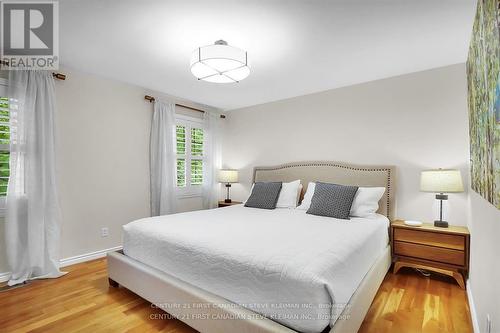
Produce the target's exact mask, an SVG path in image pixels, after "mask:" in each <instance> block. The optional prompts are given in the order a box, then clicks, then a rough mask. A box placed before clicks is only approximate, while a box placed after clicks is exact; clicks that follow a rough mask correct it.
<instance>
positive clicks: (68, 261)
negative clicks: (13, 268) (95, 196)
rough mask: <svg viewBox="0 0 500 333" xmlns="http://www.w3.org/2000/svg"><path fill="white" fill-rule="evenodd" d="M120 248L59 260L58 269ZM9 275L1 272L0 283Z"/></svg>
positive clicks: (6, 279)
mask: <svg viewBox="0 0 500 333" xmlns="http://www.w3.org/2000/svg"><path fill="white" fill-rule="evenodd" d="M122 248H123V246H115V247H112V248H109V249H104V250H99V251H94V252H89V253H84V254H80V255H78V256H74V257H69V258H64V259H61V260H59V264H60V267H66V266H70V265H74V264H79V263H82V262H85V261H90V260H94V259H99V258H103V257H105V256H106V255H107V254H108V252H115V251H120V250H121V249H122ZM9 275H10V272H3V273H1V272H0V283H1V282H6V281H8V280H9Z"/></svg>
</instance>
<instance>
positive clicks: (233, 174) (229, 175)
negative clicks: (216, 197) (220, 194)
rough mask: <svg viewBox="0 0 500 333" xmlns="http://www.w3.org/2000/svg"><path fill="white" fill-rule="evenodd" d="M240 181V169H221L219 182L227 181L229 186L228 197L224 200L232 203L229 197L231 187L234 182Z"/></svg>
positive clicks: (227, 186)
mask: <svg viewBox="0 0 500 333" xmlns="http://www.w3.org/2000/svg"><path fill="white" fill-rule="evenodd" d="M237 182H238V170H232V169H221V170H219V183H225V184H226V188H227V197H226V199H225V200H224V202H226V203H231V199H230V198H229V189H230V188H231V184H232V183H237Z"/></svg>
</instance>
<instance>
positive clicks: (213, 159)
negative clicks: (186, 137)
mask: <svg viewBox="0 0 500 333" xmlns="http://www.w3.org/2000/svg"><path fill="white" fill-rule="evenodd" d="M220 121H221V120H220V115H218V114H216V113H212V112H205V113H204V115H203V122H204V128H205V142H204V153H203V155H204V158H205V165H204V168H203V187H202V196H203V207H204V208H206V209H210V208H216V207H217V206H218V201H219V190H220V184H219V183H218V182H217V171H218V170H219V169H220V167H221V164H222V163H221V160H222V159H221V140H220V135H221V133H220V132H221V123H220Z"/></svg>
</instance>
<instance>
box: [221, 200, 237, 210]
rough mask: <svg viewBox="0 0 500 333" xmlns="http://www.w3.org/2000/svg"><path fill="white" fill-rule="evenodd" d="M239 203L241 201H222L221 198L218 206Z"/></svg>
mask: <svg viewBox="0 0 500 333" xmlns="http://www.w3.org/2000/svg"><path fill="white" fill-rule="evenodd" d="M240 204H242V202H241V201H231V202H224V200H222V201H219V208H220V207H228V206H233V205H240Z"/></svg>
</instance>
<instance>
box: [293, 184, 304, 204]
mask: <svg viewBox="0 0 500 333" xmlns="http://www.w3.org/2000/svg"><path fill="white" fill-rule="evenodd" d="M303 189H304V186H302V183H301V184H300V185H299V188H298V189H297V202H296V203H295V207H297V206H298V205H299V202H300V195H301V194H302V190H303Z"/></svg>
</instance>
